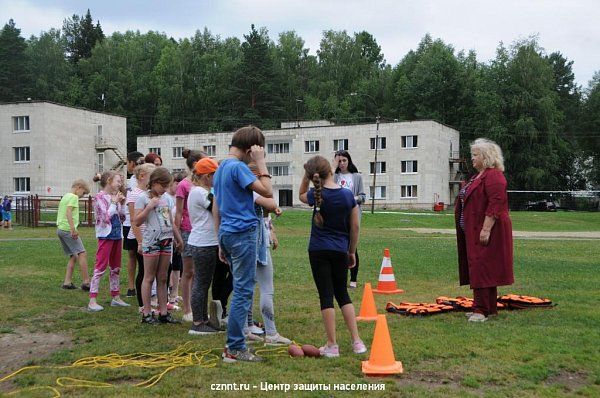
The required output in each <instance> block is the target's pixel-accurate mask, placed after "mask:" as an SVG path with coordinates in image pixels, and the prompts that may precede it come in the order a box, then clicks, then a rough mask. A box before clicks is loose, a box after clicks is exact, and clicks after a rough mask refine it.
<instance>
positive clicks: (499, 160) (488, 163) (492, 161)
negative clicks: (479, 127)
mask: <svg viewBox="0 0 600 398" xmlns="http://www.w3.org/2000/svg"><path fill="white" fill-rule="evenodd" d="M473 149H479V152H480V153H481V157H482V159H483V166H484V167H485V168H486V169H487V168H495V169H498V170H500V171H504V156H502V149H500V147H499V146H498V144H496V143H495V142H494V141H492V140H488V139H487V138H478V139H476V140H475V141H473V142H472V143H471V153H473Z"/></svg>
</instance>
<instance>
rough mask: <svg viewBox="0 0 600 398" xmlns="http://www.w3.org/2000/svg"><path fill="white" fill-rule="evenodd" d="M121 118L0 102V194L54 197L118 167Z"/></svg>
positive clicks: (121, 149)
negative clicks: (97, 174)
mask: <svg viewBox="0 0 600 398" xmlns="http://www.w3.org/2000/svg"><path fill="white" fill-rule="evenodd" d="M126 126H127V123H126V119H125V118H124V117H121V116H115V115H109V114H106V113H100V112H94V111H90V110H86V109H81V108H72V107H68V106H64V105H59V104H55V103H51V102H38V101H28V102H18V103H7V104H0V136H1V138H0V140H1V141H0V193H2V194H13V195H26V194H32V195H35V194H38V195H51V196H59V195H63V194H64V193H65V192H68V191H70V190H71V184H72V183H73V181H74V180H76V179H79V178H82V179H84V180H86V181H89V182H90V187H91V188H92V192H94V191H96V190H97V184H93V183H92V177H93V176H94V174H96V173H97V172H101V171H103V170H108V169H121V168H122V167H123V165H124V164H125V163H124V154H125V153H126V146H125V143H126V142H127V131H126Z"/></svg>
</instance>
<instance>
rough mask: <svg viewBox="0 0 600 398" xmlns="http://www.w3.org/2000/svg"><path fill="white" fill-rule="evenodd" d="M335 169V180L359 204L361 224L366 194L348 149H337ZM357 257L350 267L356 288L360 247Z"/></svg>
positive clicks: (352, 284)
mask: <svg viewBox="0 0 600 398" xmlns="http://www.w3.org/2000/svg"><path fill="white" fill-rule="evenodd" d="M333 169H334V170H335V174H334V180H335V183H336V184H339V186H341V187H342V188H346V189H348V190H349V191H350V192H352V196H354V200H356V204H357V205H358V224H359V225H360V219H361V216H362V207H361V206H362V204H363V203H365V199H366V195H365V190H364V188H363V180H362V175H361V174H360V173H359V172H358V169H357V168H356V166H355V165H354V163H352V157H351V156H350V153H348V151H337V152H336V153H335V157H334V159H333ZM354 256H355V257H356V265H355V266H354V267H352V268H351V269H350V287H351V288H356V280H357V277H358V266H359V263H360V261H359V258H358V249H357V251H356V253H354Z"/></svg>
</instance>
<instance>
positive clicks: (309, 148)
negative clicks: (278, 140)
mask: <svg viewBox="0 0 600 398" xmlns="http://www.w3.org/2000/svg"><path fill="white" fill-rule="evenodd" d="M304 152H319V141H304Z"/></svg>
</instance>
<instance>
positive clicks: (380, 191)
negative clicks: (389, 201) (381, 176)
mask: <svg viewBox="0 0 600 398" xmlns="http://www.w3.org/2000/svg"><path fill="white" fill-rule="evenodd" d="M386 194H387V188H386V186H385V185H382V186H376V187H375V199H385V198H386ZM369 199H373V187H372V186H371V187H369Z"/></svg>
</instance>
